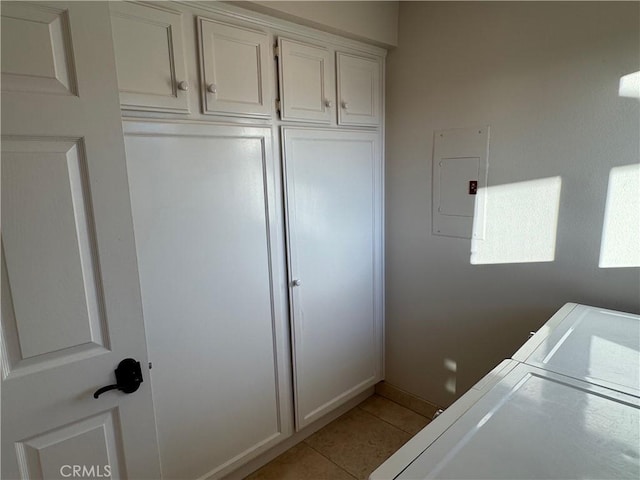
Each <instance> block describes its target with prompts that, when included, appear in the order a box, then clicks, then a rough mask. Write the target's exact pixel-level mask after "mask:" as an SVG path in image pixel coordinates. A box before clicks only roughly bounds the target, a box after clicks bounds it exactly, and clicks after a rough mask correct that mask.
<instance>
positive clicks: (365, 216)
mask: <svg viewBox="0 0 640 480" xmlns="http://www.w3.org/2000/svg"><path fill="white" fill-rule="evenodd" d="M283 141H284V161H285V169H286V175H285V176H286V199H287V219H288V220H287V221H288V232H289V255H290V271H289V275H290V277H289V280H290V295H291V300H292V307H291V311H292V315H293V350H294V382H295V400H296V428H297V429H301V428H303V427H305V426H306V425H308V424H310V423H311V422H313V421H314V420H316V419H318V418H320V417H321V416H322V415H324V414H325V413H327V412H328V411H330V410H332V409H333V408H335V407H337V406H339V405H340V404H342V403H344V402H345V401H347V400H348V399H350V398H352V397H354V396H355V395H357V394H358V393H360V392H362V391H363V390H365V389H366V388H368V387H370V386H372V385H373V384H374V383H376V382H377V381H379V380H380V379H381V374H382V313H383V300H382V299H383V296H382V295H383V290H382V289H383V287H382V252H381V247H382V240H381V239H382V204H381V202H382V180H381V173H382V168H381V155H380V146H379V137H378V135H377V134H376V133H373V132H372V133H369V132H352V131H344V130H342V131H338V130H326V129H324V130H317V129H302V128H287V127H284V128H283Z"/></svg>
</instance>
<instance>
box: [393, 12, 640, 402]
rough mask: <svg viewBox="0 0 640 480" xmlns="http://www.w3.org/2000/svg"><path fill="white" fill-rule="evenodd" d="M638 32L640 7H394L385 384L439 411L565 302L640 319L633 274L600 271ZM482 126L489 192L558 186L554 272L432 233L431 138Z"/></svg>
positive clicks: (635, 133)
mask: <svg viewBox="0 0 640 480" xmlns="http://www.w3.org/2000/svg"><path fill="white" fill-rule="evenodd" d="M639 22H640V11H639V4H638V3H637V2H620V3H617V2H616V3H613V2H598V3H596V2H567V3H560V2H544V3H543V2H522V3H520V2H518V3H512V2H495V3H494V2H491V3H484V2H472V3H456V2H451V3H448V2H446V3H435V2H401V4H400V16H399V46H398V48H397V49H395V50H393V51H392V52H391V53H390V55H389V57H388V63H387V147H386V149H387V152H386V153H387V159H386V161H387V167H386V169H387V170H386V174H387V176H386V179H387V180H386V182H387V183H386V189H387V192H386V193H387V198H386V208H387V210H386V216H387V225H386V235H387V237H386V238H387V240H386V241H387V250H386V255H387V257H386V272H387V284H386V288H387V317H386V318H387V327H386V328H387V330H386V336H387V340H386V365H387V367H386V379H387V381H388V382H389V383H391V384H394V385H396V386H397V387H399V388H402V389H404V390H407V391H409V392H411V393H413V394H415V395H418V396H420V397H422V398H424V399H427V400H430V401H432V402H435V403H437V404H440V405H444V406H446V405H449V404H450V403H451V402H452V401H454V400H455V399H456V398H457V397H459V396H460V395H461V394H463V393H464V392H465V391H466V390H467V389H469V388H470V387H471V386H472V385H473V384H474V383H475V382H476V381H477V380H478V379H480V378H481V377H482V376H483V375H484V374H486V373H487V372H488V371H489V370H490V369H491V368H493V367H494V366H495V365H496V364H497V363H499V362H500V360H502V359H503V358H508V357H510V356H511V355H512V354H513V352H514V351H515V350H516V349H517V348H518V346H519V345H521V344H522V343H523V342H524V341H525V340H526V338H527V333H528V332H529V331H530V330H534V329H537V328H538V327H540V325H542V324H543V323H544V322H545V320H547V319H548V318H549V317H550V316H551V315H552V314H553V312H555V311H556V310H557V309H559V308H560V307H561V306H562V305H563V304H564V303H565V302H569V301H571V302H579V303H585V304H590V305H596V306H602V307H606V308H613V309H618V310H623V311H629V312H638V311H639V310H640V300H639V292H640V274H639V269H638V268H617V269H600V268H598V258H599V252H600V239H601V234H602V225H603V217H604V209H605V199H606V196H607V182H608V177H609V171H610V170H611V168H612V167H615V166H621V165H628V164H633V163H637V162H638V161H639V159H640V153H639V143H640V138H639V136H640V133H639V128H640V124H639V111H640V110H639V106H640V103H639V102H638V100H636V99H632V98H621V97H619V96H618V82H619V79H620V77H621V76H622V75H624V74H627V73H631V72H633V71H637V70H639V69H640V66H639V63H640V33H639V32H640V27H639ZM480 125H490V126H491V146H490V157H489V186H492V185H502V184H509V183H513V182H520V181H526V180H533V179H539V178H546V177H553V176H560V177H561V178H562V193H561V198H560V208H559V221H558V229H557V242H556V250H555V261H553V262H551V263H520V264H499V265H496V264H494V265H471V264H470V241H469V240H466V239H456V238H446V237H438V236H434V235H432V234H431V158H432V149H433V132H434V130H440V129H447V128H457V127H469V126H471V127H472V126H480ZM453 363H455V370H456V371H455V372H453V371H452V370H453V368H452V365H453ZM447 365H449V367H447ZM446 385H449V390H454V389H453V388H452V386H453V385H455V392H453V391H448V390H447V388H446Z"/></svg>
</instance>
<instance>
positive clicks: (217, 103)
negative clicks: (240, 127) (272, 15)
mask: <svg viewBox="0 0 640 480" xmlns="http://www.w3.org/2000/svg"><path fill="white" fill-rule="evenodd" d="M198 33H199V43H200V72H201V79H202V85H201V92H202V108H203V113H206V114H222V115H242V116H251V117H268V116H270V112H271V108H272V101H273V95H272V92H271V90H272V88H271V82H270V81H269V74H268V72H269V68H268V65H269V61H270V53H269V50H270V48H269V38H268V35H267V34H266V33H263V32H260V31H255V30H250V29H246V28H243V27H237V26H231V25H226V24H224V23H219V22H216V21H213V20H210V19H207V18H202V17H198Z"/></svg>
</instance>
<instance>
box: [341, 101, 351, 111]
mask: <svg viewBox="0 0 640 480" xmlns="http://www.w3.org/2000/svg"><path fill="white" fill-rule="evenodd" d="M342 108H344V109H345V110H346V109H347V108H349V102H345V101H343V102H342Z"/></svg>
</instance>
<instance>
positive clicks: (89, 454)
mask: <svg viewBox="0 0 640 480" xmlns="http://www.w3.org/2000/svg"><path fill="white" fill-rule="evenodd" d="M117 416H118V411H117V409H116V410H110V411H107V412H105V413H101V414H99V415H96V416H93V417H90V418H87V419H84V420H80V421H78V422H74V423H72V424H70V425H66V426H63V427H60V428H57V429H55V430H52V431H50V432H47V433H44V434H42V435H38V436H36V437H33V438H30V439H27V440H24V441H21V442H17V443H16V453H17V455H18V459H19V465H20V474H21V476H22V478H42V479H45V478H65V477H69V478H70V477H72V476H73V475H74V472H80V473H81V474H82V478H90V477H91V478H125V475H124V473H125V472H124V469H123V467H122V466H121V465H120V455H119V451H120V449H121V448H122V439H121V438H120V435H119V434H118V431H117V427H116V425H117V424H118V422H117V421H115V419H114V417H115V418H117ZM77 476H80V475H76V477H77Z"/></svg>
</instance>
